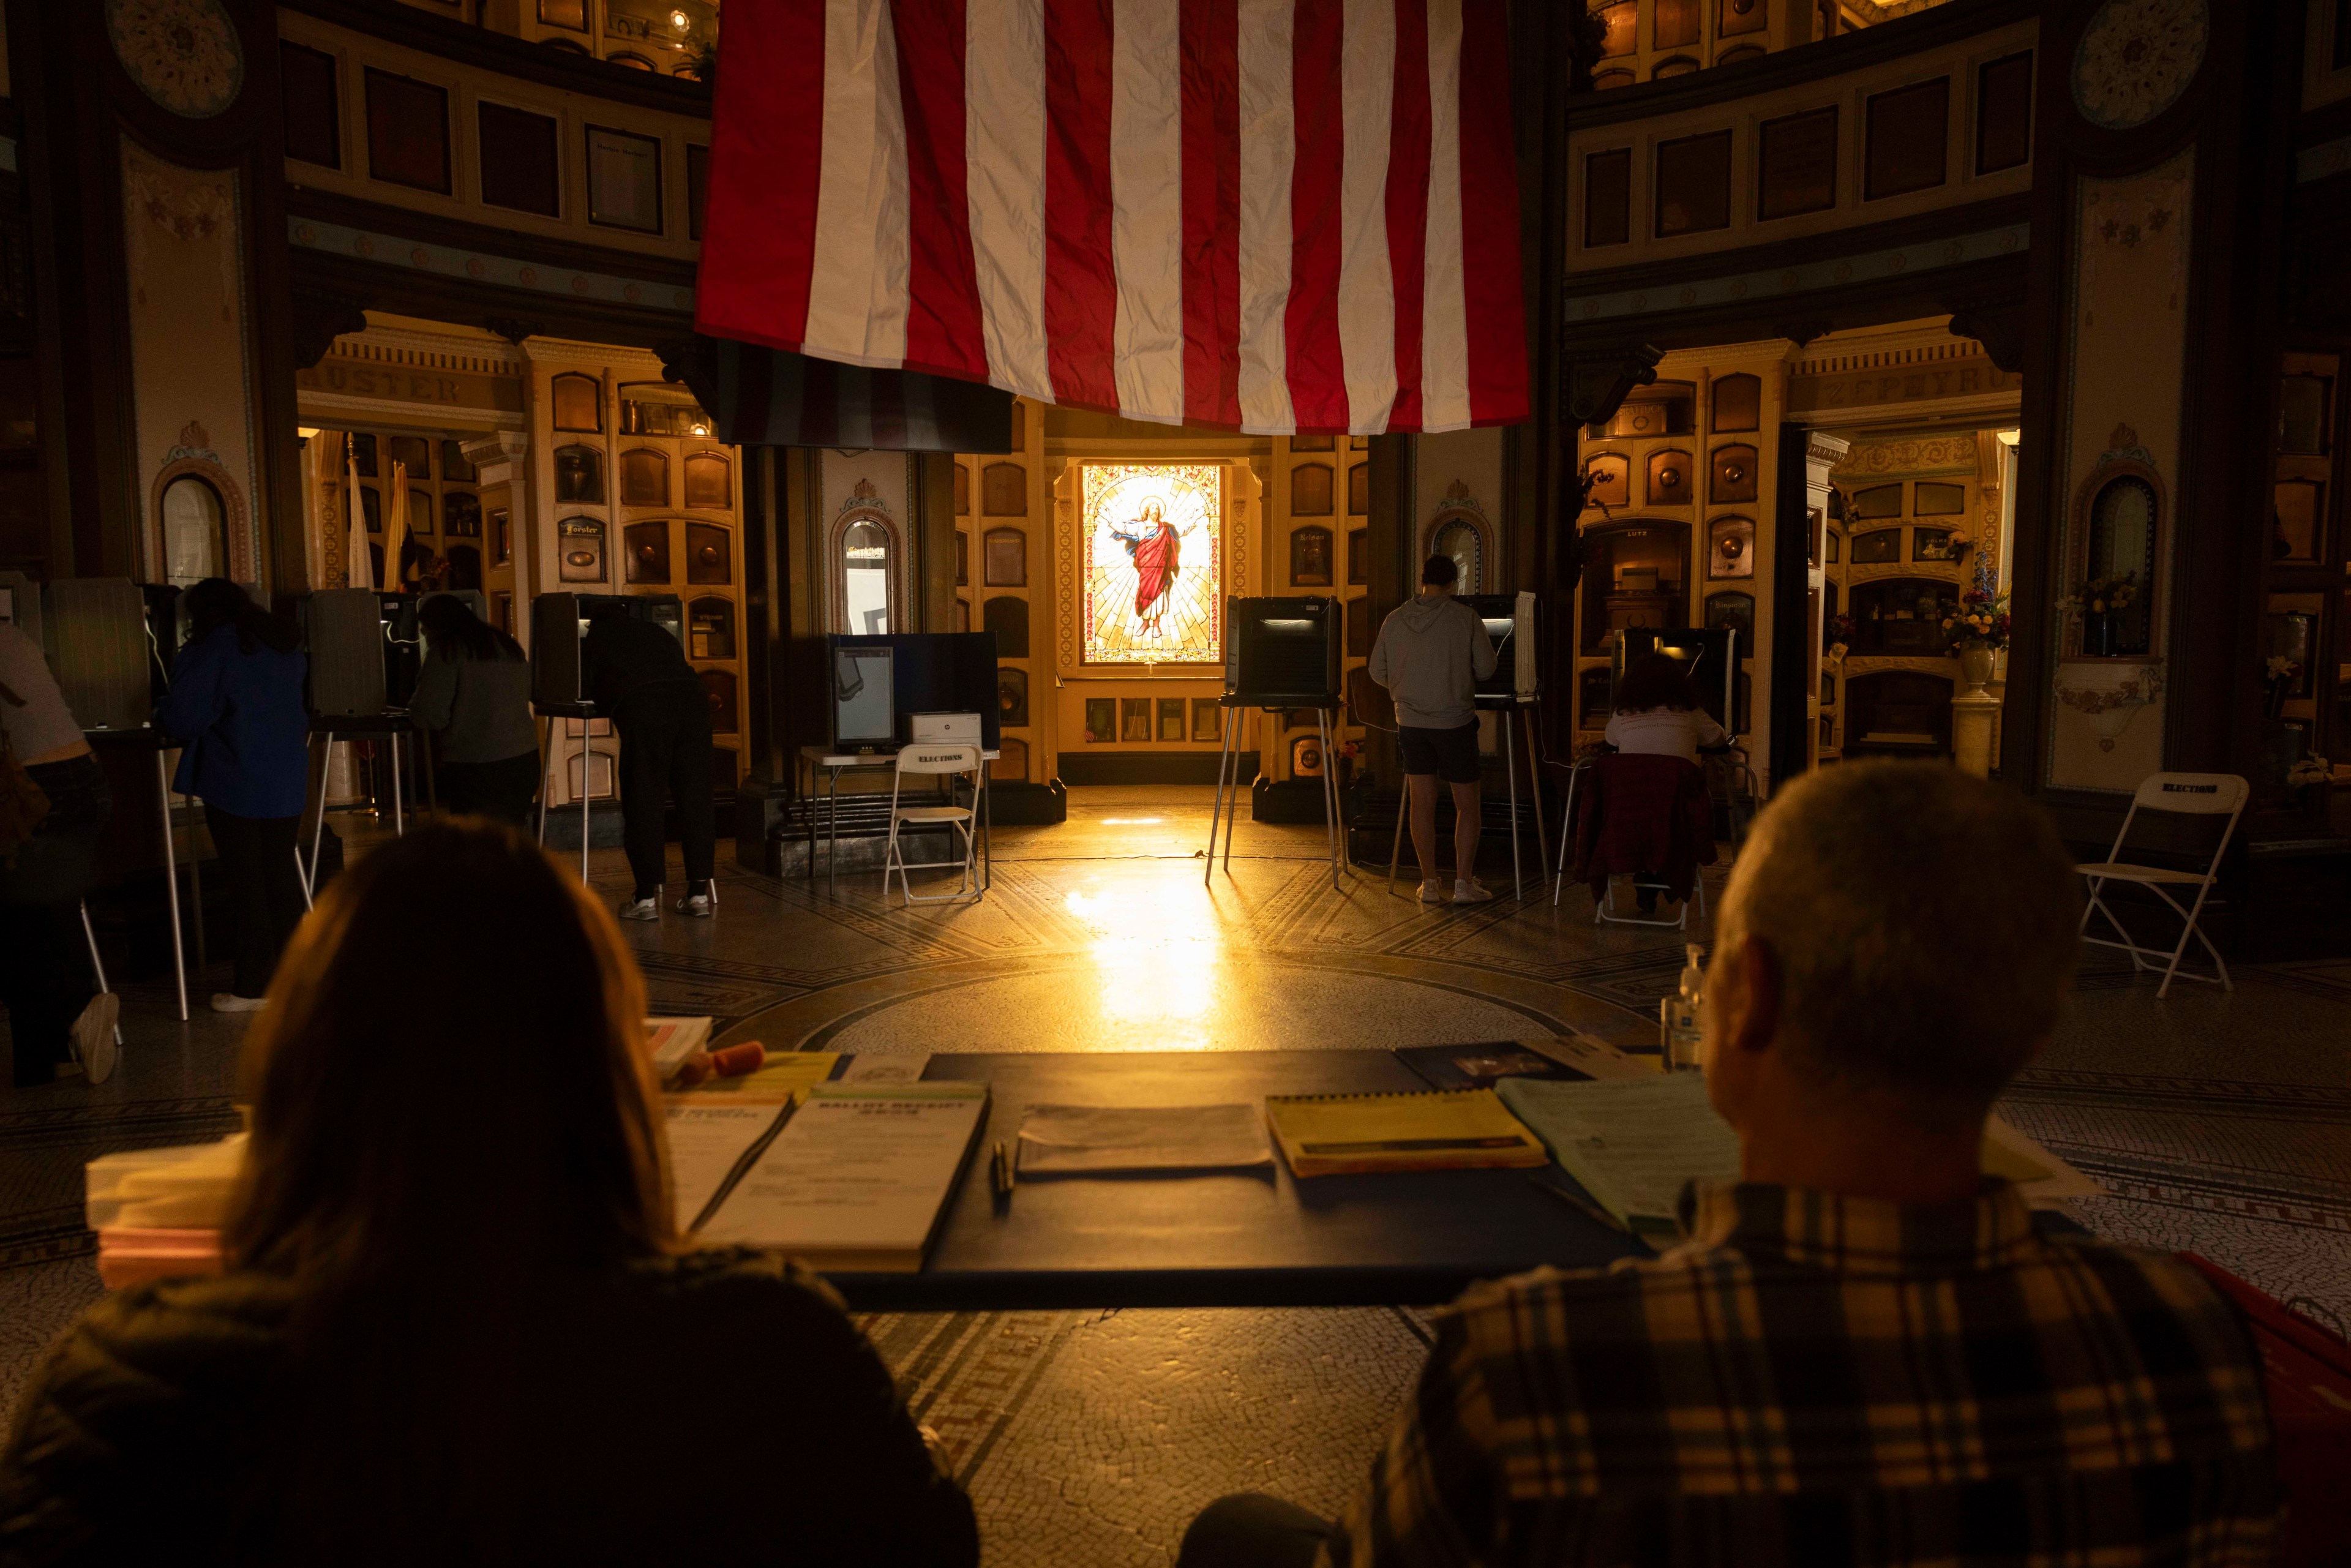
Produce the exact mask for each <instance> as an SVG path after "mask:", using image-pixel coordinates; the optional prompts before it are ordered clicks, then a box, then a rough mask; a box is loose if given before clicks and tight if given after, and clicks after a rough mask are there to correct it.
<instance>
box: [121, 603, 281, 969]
mask: <svg viewBox="0 0 2351 1568" xmlns="http://www.w3.org/2000/svg"><path fill="white" fill-rule="evenodd" d="M184 602H185V604H186V607H187V612H188V622H189V624H188V641H187V643H186V644H185V645H184V646H183V647H182V648H181V649H180V651H179V653H178V654H177V655H176V656H175V657H174V658H173V659H172V685H171V690H170V691H169V692H168V693H167V694H165V695H164V698H163V700H162V703H160V704H158V705H157V706H156V708H155V728H156V730H157V731H158V732H159V733H161V734H162V735H166V736H171V737H176V738H177V739H178V740H179V741H180V742H181V743H182V745H181V750H180V770H179V773H178V774H177V776H176V777H174V778H173V779H172V788H173V789H177V790H178V791H179V792H180V793H181V794H183V795H193V796H195V797H196V798H197V799H199V800H203V801H204V825H205V827H207V828H208V829H210V830H211V831H212V839H213V847H214V849H215V850H216V851H218V852H219V854H220V863H221V873H222V875H223V876H224V877H225V880H226V882H227V883H228V894H229V905H230V908H231V909H232V910H233V911H234V912H235V923H236V924H235V938H236V977H235V981H234V982H233V983H232V985H231V987H230V988H229V989H228V990H225V991H220V992H215V993H214V997H213V1010H214V1012H224V1013H244V1012H253V1011H256V1010H257V1009H259V1008H260V1007H261V1006H262V998H263V997H264V996H265V995H266V993H267V991H268V989H269V977H270V976H271V975H272V974H274V973H275V972H276V971H277V956H278V954H280V953H282V952H284V951H285V948H286V944H287V939H288V938H290V937H291V936H293V935H294V927H295V926H297V925H300V924H301V922H302V914H303V911H304V909H305V908H306V907H307V905H306V904H304V902H303V897H302V876H301V873H300V870H299V869H298V865H297V862H296V861H295V859H294V843H295V840H296V839H297V838H298V836H299V835H300V831H301V827H302V806H303V799H302V797H303V794H304V790H305V785H306V781H307V780H308V778H309V768H310V716H309V713H308V709H307V708H306V707H305V706H304V704H303V696H302V681H303V676H304V675H305V674H306V673H307V672H308V668H309V662H308V660H307V659H305V658H304V657H303V655H302V653H301V652H300V649H301V645H302V635H301V633H300V632H297V631H296V630H295V629H294V626H293V624H292V622H288V621H287V620H286V619H285V618H284V617H282V616H277V615H273V614H271V613H270V612H267V611H266V610H264V609H262V608H261V607H260V606H259V605H257V604H256V603H254V602H253V601H252V600H251V599H249V598H247V597H246V591H245V590H244V589H242V588H239V587H238V586H237V585H236V584H235V583H234V582H231V581H230V580H228V579H226V578H225V577H208V578H206V579H204V580H203V581H202V582H199V583H197V584H196V585H195V586H194V587H193V588H191V589H190V590H188V593H187V598H186V600H185V601H184Z"/></svg>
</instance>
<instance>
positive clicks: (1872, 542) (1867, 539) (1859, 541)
mask: <svg viewBox="0 0 2351 1568" xmlns="http://www.w3.org/2000/svg"><path fill="white" fill-rule="evenodd" d="M1831 559H1834V557H1832V558H1831ZM1900 559H1902V530H1901V529H1900V528H1872V529H1870V530H1869V531H1868V532H1867V533H1860V534H1855V535H1854V536H1853V564H1854V565H1855V566H1884V565H1886V563H1887V562H1889V561H1898V560H1900Z"/></svg>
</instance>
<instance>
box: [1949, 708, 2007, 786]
mask: <svg viewBox="0 0 2351 1568" xmlns="http://www.w3.org/2000/svg"><path fill="white" fill-rule="evenodd" d="M1999 727H2000V699H1999V698H1998V697H1995V696H1993V695H1991V694H1990V693H1989V692H1980V691H1979V692H1968V693H1964V694H1962V695H1959V696H1956V697H1953V698H1952V699H1951V760H1952V761H1954V762H1956V763H1958V764H1959V771H1961V772H1962V773H1972V774H1974V775H1975V776H1976V777H1977V778H1979V779H1989V778H1991V769H1992V764H1993V763H1994V762H1995V761H1997V760H1998V758H1996V757H1994V756H1993V754H1992V739H1993V737H1994V736H1995V735H1996V734H1997V733H1998V730H1999Z"/></svg>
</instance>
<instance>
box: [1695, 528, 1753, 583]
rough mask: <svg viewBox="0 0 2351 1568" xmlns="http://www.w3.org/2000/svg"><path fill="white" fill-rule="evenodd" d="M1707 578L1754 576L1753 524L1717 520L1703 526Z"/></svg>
mask: <svg viewBox="0 0 2351 1568" xmlns="http://www.w3.org/2000/svg"><path fill="white" fill-rule="evenodd" d="M1706 574H1707V576H1708V577H1710V578H1716V579H1724V578H1740V577H1753V576H1754V575H1755V524H1754V522H1753V521H1752V520H1751V519H1750V518H1747V517H1717V518H1715V519H1714V520H1713V521H1711V522H1709V523H1708V524H1707V526H1706Z"/></svg>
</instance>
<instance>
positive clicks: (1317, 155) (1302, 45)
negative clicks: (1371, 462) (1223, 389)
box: [1282, 0, 1347, 432]
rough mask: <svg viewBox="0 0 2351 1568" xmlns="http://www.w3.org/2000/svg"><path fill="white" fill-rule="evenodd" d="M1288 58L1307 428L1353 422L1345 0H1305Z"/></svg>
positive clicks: (1295, 354) (1291, 317) (1295, 345)
mask: <svg viewBox="0 0 2351 1568" xmlns="http://www.w3.org/2000/svg"><path fill="white" fill-rule="evenodd" d="M1293 26H1294V28H1295V31H1294V34H1293V36H1292V39H1291V45H1290V47H1291V54H1290V106H1291V110H1292V112H1293V114H1294V115H1295V116H1296V120H1297V152H1296V153H1295V154H1294V156H1293V159H1292V162H1291V164H1290V307H1289V309H1288V310H1287V311H1286V312H1285V313H1284V315H1283V317H1282V326H1283V329H1284V331H1285V333H1286V335H1287V337H1288V339H1289V366H1288V369H1289V380H1290V411H1291V415H1292V417H1293V418H1294V419H1295V420H1296V422H1297V425H1298V428H1299V429H1300V430H1301V431H1331V432H1343V431H1344V430H1345V429H1346V428H1347V373H1346V361H1345V357H1344V354H1343V351H1342V350H1341V348H1340V346H1339V231H1340V226H1341V221H1342V220H1341V214H1340V211H1339V186H1340V182H1341V180H1342V178H1343V176H1344V174H1345V172H1346V129H1345V123H1344V110H1343V107H1342V102H1341V99H1340V92H1339V57H1340V54H1341V52H1342V50H1343V47H1344V45H1345V41H1346V17H1345V14H1344V7H1343V5H1342V4H1341V3H1340V0H1301V4H1300V5H1299V6H1298V8H1297V12H1296V20H1295V22H1294V23H1293Z"/></svg>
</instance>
